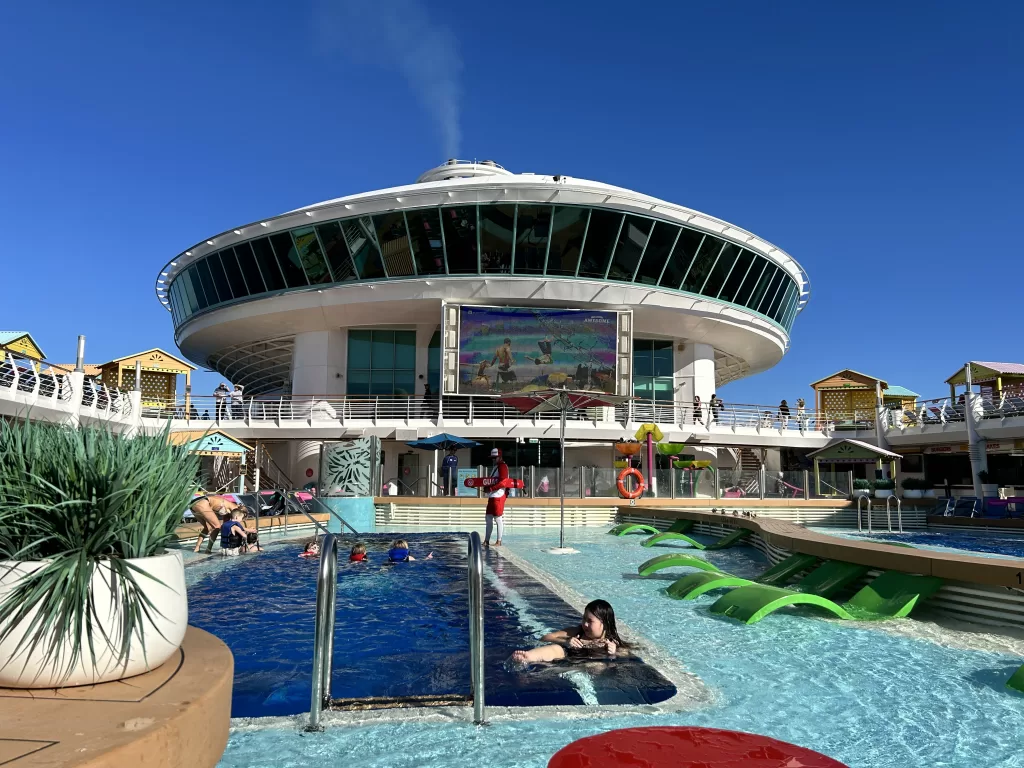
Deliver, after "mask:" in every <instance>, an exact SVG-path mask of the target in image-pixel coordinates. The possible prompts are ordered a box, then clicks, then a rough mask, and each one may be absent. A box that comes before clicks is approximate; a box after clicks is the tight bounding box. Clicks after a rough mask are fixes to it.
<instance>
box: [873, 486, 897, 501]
mask: <svg viewBox="0 0 1024 768" xmlns="http://www.w3.org/2000/svg"><path fill="white" fill-rule="evenodd" d="M894 495H895V491H889V490H882V489H881V488H878V489H876V490H875V498H876V499H888V498H889V497H890V496H894Z"/></svg>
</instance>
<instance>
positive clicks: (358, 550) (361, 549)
mask: <svg viewBox="0 0 1024 768" xmlns="http://www.w3.org/2000/svg"><path fill="white" fill-rule="evenodd" d="M348 561H349V562H350V563H368V562H369V560H367V559H366V545H365V544H356V545H355V546H354V547H352V551H351V552H349V554H348Z"/></svg>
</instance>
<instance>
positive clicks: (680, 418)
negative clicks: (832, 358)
mask: <svg viewBox="0 0 1024 768" xmlns="http://www.w3.org/2000/svg"><path fill="white" fill-rule="evenodd" d="M142 415H143V416H146V417H153V418H162V419H166V418H172V419H182V420H185V421H189V422H191V421H197V422H200V423H203V422H205V423H206V424H210V423H213V422H216V423H222V422H242V423H246V424H256V425H263V424H265V423H267V422H270V423H275V424H283V423H287V422H310V423H313V422H337V423H340V424H343V425H344V424H350V423H351V424H359V425H365V424H367V423H368V424H377V423H395V422H401V423H404V424H413V423H423V422H427V423H431V424H436V423H438V421H440V420H441V419H443V420H444V421H446V422H449V423H451V422H458V421H461V422H463V423H465V424H467V425H472V424H475V423H477V422H486V423H493V422H499V423H502V424H504V423H522V422H530V423H533V424H540V423H546V422H555V421H557V420H558V418H559V414H558V413H557V412H552V413H542V414H536V415H529V416H527V415H523V414H522V413H520V412H519V411H518V410H516V409H515V408H512V407H510V406H507V405H505V404H504V403H502V402H501V400H500V399H499V398H497V397H483V396H474V395H454V396H444V397H441V398H436V397H422V396H419V397H408V396H401V395H379V396H359V395H322V396H321V395H281V396H278V397H268V396H260V397H252V398H243V399H236V400H226V401H225V400H218V399H217V398H214V397H212V396H196V397H190V398H188V400H187V401H186V399H185V398H183V397H178V398H175V399H174V400H168V401H166V402H164V403H158V404H153V403H149V404H145V405H143V406H142ZM567 421H569V422H574V423H577V424H581V423H588V422H589V423H593V424H602V423H604V424H608V423H616V424H620V425H627V424H644V423H657V424H661V425H669V426H677V427H680V428H698V429H707V430H723V429H725V430H732V431H737V430H741V429H743V430H753V431H754V432H756V433H770V432H775V433H789V434H794V433H797V434H799V433H805V432H815V433H820V432H826V433H828V432H832V431H835V430H841V429H874V423H873V421H872V420H869V419H863V418H858V417H857V416H856V415H855V414H843V413H835V412H827V413H818V412H814V411H804V410H797V411H790V412H789V413H788V414H787V413H785V412H784V411H781V412H780V409H779V406H777V405H776V406H767V405H751V404H744V403H721V404H717V405H715V406H714V407H708V406H706V405H700V406H697V405H696V404H693V403H688V402H681V401H652V400H643V399H639V398H637V399H632V400H629V401H627V402H626V403H624V404H622V405H620V406H617V407H615V408H589V409H586V410H579V411H571V412H570V413H568V414H567Z"/></svg>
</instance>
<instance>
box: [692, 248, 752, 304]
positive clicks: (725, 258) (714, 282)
mask: <svg viewBox="0 0 1024 768" xmlns="http://www.w3.org/2000/svg"><path fill="white" fill-rule="evenodd" d="M740 250H742V249H741V248H740V247H739V246H738V245H735V244H733V243H726V244H725V245H723V246H722V250H720V251H719V252H718V258H717V259H715V266H714V267H712V268H711V274H710V275H708V279H707V282H705V283H704V285H703V286H702V287H701V289H700V292H701V293H702V294H704V295H705V296H710V297H712V298H714V297H715V296H717V295H718V294H719V292H720V291H721V290H722V287H723V286H724V285H725V281H726V279H728V277H729V275H730V274H731V273H732V268H733V265H734V264H735V263H736V257H737V256H739V255H740Z"/></svg>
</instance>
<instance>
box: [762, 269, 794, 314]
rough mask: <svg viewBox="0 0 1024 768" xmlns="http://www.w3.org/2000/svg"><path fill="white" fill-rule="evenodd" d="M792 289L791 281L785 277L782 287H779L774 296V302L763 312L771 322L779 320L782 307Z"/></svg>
mask: <svg viewBox="0 0 1024 768" xmlns="http://www.w3.org/2000/svg"><path fill="white" fill-rule="evenodd" d="M792 288H793V281H792V280H790V279H789V277H788V276H785V277H784V278H783V280H782V285H781V286H780V287H779V291H778V293H777V294H776V296H775V300H774V301H773V302H772V304H771V306H770V307H768V311H767V312H765V314H766V315H768V317H770V318H771V319H772V320H778V319H779V316H780V314H781V310H782V307H783V306H784V305H785V303H786V297H788V296H789V292H790V290H791V289H792Z"/></svg>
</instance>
